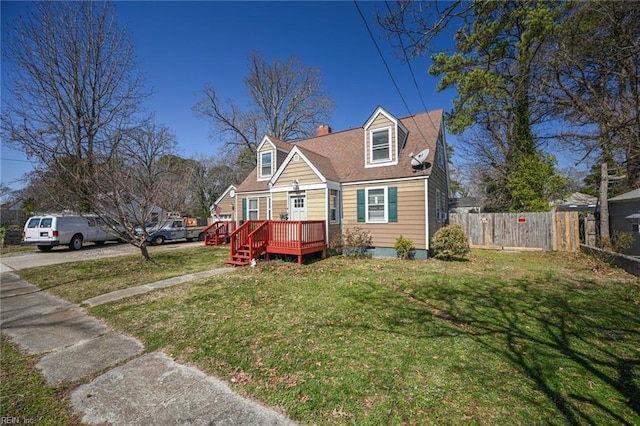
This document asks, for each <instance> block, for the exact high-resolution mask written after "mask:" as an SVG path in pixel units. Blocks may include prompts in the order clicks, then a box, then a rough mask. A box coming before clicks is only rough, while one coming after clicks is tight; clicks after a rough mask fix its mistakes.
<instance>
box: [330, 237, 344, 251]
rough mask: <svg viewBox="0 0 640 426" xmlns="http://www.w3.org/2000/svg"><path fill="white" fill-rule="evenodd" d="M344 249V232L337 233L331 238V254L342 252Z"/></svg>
mask: <svg viewBox="0 0 640 426" xmlns="http://www.w3.org/2000/svg"><path fill="white" fill-rule="evenodd" d="M343 249H344V242H343V241H342V234H336V235H334V236H333V238H331V241H330V242H329V254H332V255H333V254H337V255H340V254H342V250H343Z"/></svg>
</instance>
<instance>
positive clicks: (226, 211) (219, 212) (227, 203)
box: [211, 185, 238, 221]
mask: <svg viewBox="0 0 640 426" xmlns="http://www.w3.org/2000/svg"><path fill="white" fill-rule="evenodd" d="M236 190H237V188H236V187H235V186H234V185H230V186H229V187H228V188H227V189H226V190H225V191H224V192H223V193H222V195H220V196H219V197H218V199H217V200H216V201H215V202H214V203H213V205H212V206H211V218H212V219H213V220H214V221H215V220H224V221H237V220H238V217H237V214H236V204H235V196H236Z"/></svg>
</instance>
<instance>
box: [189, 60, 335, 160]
mask: <svg viewBox="0 0 640 426" xmlns="http://www.w3.org/2000/svg"><path fill="white" fill-rule="evenodd" d="M245 84H246V85H247V88H248V90H249V98H250V107H249V109H248V110H242V109H241V108H240V107H238V105H237V104H236V103H235V102H233V101H231V100H228V101H226V102H225V101H223V100H222V99H220V97H219V96H218V93H217V91H216V89H215V88H214V86H213V85H211V84H209V85H207V86H206V87H205V88H204V89H203V90H202V95H203V97H202V99H201V100H200V101H199V102H198V103H197V104H196V105H195V106H194V110H195V112H196V113H197V114H198V115H200V116H202V117H204V118H206V119H209V120H211V123H212V124H213V127H214V129H215V131H216V132H217V134H219V135H221V136H223V137H224V143H225V145H226V146H227V148H228V149H229V150H230V151H232V152H233V153H235V154H241V153H243V151H245V150H248V151H249V152H250V154H253V153H255V149H256V148H257V145H258V144H259V143H260V141H261V139H262V137H263V136H265V135H269V136H273V137H275V138H278V139H281V140H284V141H288V140H292V139H296V138H300V137H305V136H311V135H313V134H314V132H315V130H316V128H317V126H318V125H320V124H325V123H326V122H327V120H328V118H329V116H330V114H331V111H332V109H333V101H332V100H331V98H329V97H328V96H326V95H324V94H323V93H322V91H321V80H320V71H319V70H318V69H316V68H311V67H305V66H303V65H302V64H300V61H299V60H298V59H297V58H294V57H292V58H289V59H288V60H287V61H286V62H281V61H279V60H276V61H275V62H274V63H273V64H269V63H267V62H266V61H265V59H264V58H263V57H262V56H261V55H260V54H258V53H256V52H253V53H252V54H251V57H250V61H249V68H248V75H247V78H246V79H245ZM244 158H247V159H251V161H252V164H251V165H252V166H255V155H246V153H245V155H244Z"/></svg>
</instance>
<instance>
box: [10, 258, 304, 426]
mask: <svg viewBox="0 0 640 426" xmlns="http://www.w3.org/2000/svg"><path fill="white" fill-rule="evenodd" d="M215 273H221V271H218V272H213V271H209V272H208V274H210V275H214V274H215ZM210 275H207V273H201V274H192V275H191V276H188V277H186V278H182V279H173V280H171V281H169V280H166V281H164V282H161V283H156V286H155V287H154V285H147V287H148V288H145V289H144V291H151V290H153V289H154V288H162V287H166V286H168V285H175V284H178V283H180V282H184V281H186V280H188V279H196V278H201V277H204V276H210ZM110 297H111V298H112V300H113V299H115V298H121V297H124V296H123V295H122V294H114V295H111V296H110ZM95 302H100V303H104V301H93V302H92V303H95ZM88 304H89V303H88ZM96 304H97V303H96ZM0 331H1V332H2V334H4V335H5V336H8V337H9V338H10V340H11V341H13V342H14V343H16V344H17V345H18V346H19V347H20V348H21V349H22V350H24V351H25V352H26V353H28V354H31V355H38V356H41V357H40V359H39V361H38V363H37V364H36V368H38V369H39V370H40V371H41V373H42V375H43V376H44V378H45V380H46V381H47V383H48V384H51V385H55V384H59V383H72V384H74V385H78V387H76V388H75V390H73V391H72V393H71V405H72V407H73V408H74V409H75V410H76V411H78V412H79V413H81V414H82V421H83V422H84V423H87V424H105V423H106V424H116V423H118V424H145V425H147V424H149V425H168V424H180V425H183V424H184V425H217V424H220V425H290V424H293V422H291V421H290V420H289V419H287V418H286V417H284V416H282V415H281V414H279V413H277V412H276V411H273V410H271V409H269V408H265V407H263V406H261V405H260V404H258V403H256V402H254V401H251V400H248V399H246V398H242V397H240V396H239V395H237V394H236V393H234V392H233V391H232V390H231V389H230V388H229V387H228V386H227V385H226V384H225V383H224V382H222V381H220V380H217V379H215V378H213V377H210V376H207V375H205V374H204V373H202V372H201V371H199V370H197V369H195V368H193V367H187V366H184V365H181V364H179V363H177V362H175V361H173V360H172V359H171V358H170V357H168V356H167V355H165V354H164V353H162V352H153V353H144V346H143V345H142V343H141V342H139V341H138V340H136V339H133V338H131V337H128V336H125V335H123V334H120V333H116V332H115V331H113V330H111V329H110V328H109V327H108V326H107V325H106V324H104V323H103V322H101V321H99V320H98V319H96V318H94V317H91V316H90V315H88V314H87V312H86V311H85V310H84V309H82V308H81V307H79V306H78V305H75V304H73V303H70V302H67V301H64V300H61V299H59V298H57V297H54V296H52V295H50V294H49V293H47V292H45V291H42V290H40V289H39V288H38V287H36V286H34V285H32V284H30V283H27V282H26V281H24V280H21V279H20V278H19V277H18V276H16V275H15V274H13V273H12V272H2V273H1V274H0ZM96 375H97V376H96ZM15 414H16V415H19V413H15Z"/></svg>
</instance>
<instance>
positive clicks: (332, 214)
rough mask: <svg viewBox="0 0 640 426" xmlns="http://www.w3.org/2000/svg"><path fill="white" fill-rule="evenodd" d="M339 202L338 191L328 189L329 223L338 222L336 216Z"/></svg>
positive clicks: (338, 219)
mask: <svg viewBox="0 0 640 426" xmlns="http://www.w3.org/2000/svg"><path fill="white" fill-rule="evenodd" d="M339 204H340V191H338V190H337V189H332V190H330V191H329V220H330V222H331V223H338V222H340V218H339V217H338V214H339V213H338V212H339Z"/></svg>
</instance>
